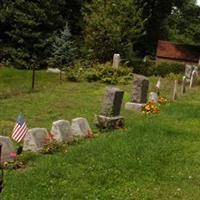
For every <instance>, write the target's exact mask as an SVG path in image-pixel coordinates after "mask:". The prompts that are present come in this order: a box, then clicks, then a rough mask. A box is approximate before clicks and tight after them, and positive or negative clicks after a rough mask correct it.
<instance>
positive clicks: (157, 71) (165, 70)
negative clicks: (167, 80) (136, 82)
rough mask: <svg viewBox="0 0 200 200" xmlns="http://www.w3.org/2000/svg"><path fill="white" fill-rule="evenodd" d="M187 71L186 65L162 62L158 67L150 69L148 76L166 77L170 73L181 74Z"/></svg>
mask: <svg viewBox="0 0 200 200" xmlns="http://www.w3.org/2000/svg"><path fill="white" fill-rule="evenodd" d="M184 71H185V65H184V64H182V63H165V62H162V63H160V64H158V65H156V64H155V65H152V66H150V67H149V69H148V75H149V76H152V75H155V76H162V77H164V76H166V75H168V74H170V73H173V74H179V73H183V72H184Z"/></svg>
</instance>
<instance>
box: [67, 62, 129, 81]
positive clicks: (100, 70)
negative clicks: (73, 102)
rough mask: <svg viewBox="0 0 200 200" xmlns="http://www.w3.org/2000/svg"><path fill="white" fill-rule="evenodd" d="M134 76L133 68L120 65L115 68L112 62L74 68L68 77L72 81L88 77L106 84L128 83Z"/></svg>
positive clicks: (89, 79) (90, 79) (68, 73)
mask: <svg viewBox="0 0 200 200" xmlns="http://www.w3.org/2000/svg"><path fill="white" fill-rule="evenodd" d="M132 77H133V72H132V69H130V68H128V67H125V66H120V67H119V68H117V69H115V68H113V67H111V64H110V63H106V64H98V65H96V66H95V67H92V68H86V69H83V68H78V69H77V68H74V69H70V70H68V72H67V79H68V80H70V81H81V80H84V79H86V80H87V81H88V82H95V81H100V82H101V83H106V84H117V83H121V84H127V83H128V82H129V80H131V79H132Z"/></svg>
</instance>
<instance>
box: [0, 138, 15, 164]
mask: <svg viewBox="0 0 200 200" xmlns="http://www.w3.org/2000/svg"><path fill="white" fill-rule="evenodd" d="M0 143H1V144H2V152H1V161H3V162H4V161H9V160H13V157H12V156H11V154H12V153H13V152H15V150H14V146H13V143H12V141H11V139H10V138H9V137H6V136H0Z"/></svg>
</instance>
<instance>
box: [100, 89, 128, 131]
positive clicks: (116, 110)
mask: <svg viewBox="0 0 200 200" xmlns="http://www.w3.org/2000/svg"><path fill="white" fill-rule="evenodd" d="M123 96H124V91H122V90H120V89H118V88H116V87H108V88H107V89H106V92H105V94H104V97H103V101H102V106H101V111H100V115H97V116H96V125H97V126H98V127H100V128H116V127H117V126H123V117H122V116H120V109H121V104H122V99H123Z"/></svg>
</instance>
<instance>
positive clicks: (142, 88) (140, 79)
mask: <svg viewBox="0 0 200 200" xmlns="http://www.w3.org/2000/svg"><path fill="white" fill-rule="evenodd" d="M148 88H149V79H148V78H147V77H145V76H142V75H134V79H133V90H132V97H131V102H134V103H146V101H147V94H148Z"/></svg>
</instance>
